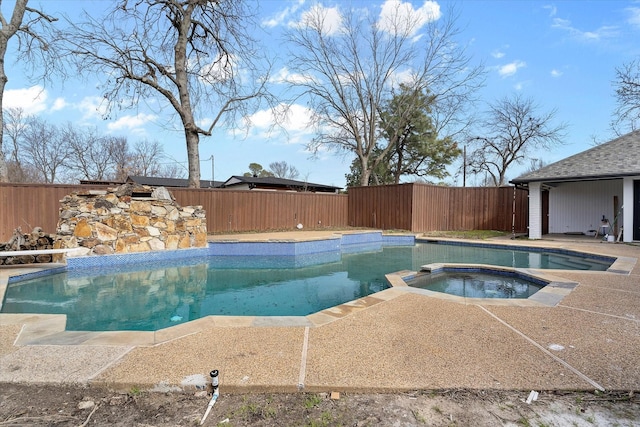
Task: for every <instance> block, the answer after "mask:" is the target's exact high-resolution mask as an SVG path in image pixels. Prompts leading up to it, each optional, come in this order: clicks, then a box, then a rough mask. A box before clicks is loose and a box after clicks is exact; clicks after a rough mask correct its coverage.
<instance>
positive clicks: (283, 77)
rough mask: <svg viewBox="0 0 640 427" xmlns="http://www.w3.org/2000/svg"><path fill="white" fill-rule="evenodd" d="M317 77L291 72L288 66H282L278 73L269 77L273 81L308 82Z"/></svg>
mask: <svg viewBox="0 0 640 427" xmlns="http://www.w3.org/2000/svg"><path fill="white" fill-rule="evenodd" d="M314 80H315V79H314V78H313V77H312V76H305V75H303V74H296V73H291V72H290V71H289V69H288V68H287V67H282V68H280V70H278V72H277V73H276V75H274V76H272V77H271V78H270V79H269V82H271V83H307V82H312V81H314Z"/></svg>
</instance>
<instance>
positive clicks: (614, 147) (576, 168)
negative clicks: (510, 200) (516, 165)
mask: <svg viewBox="0 0 640 427" xmlns="http://www.w3.org/2000/svg"><path fill="white" fill-rule="evenodd" d="M632 175H640V130H637V131H634V132H630V133H628V134H626V135H622V136H621V137H619V138H616V139H613V140H611V141H609V142H605V143H604V144H600V145H597V146H595V147H593V148H591V149H589V150H586V151H583V152H581V153H578V154H574V155H573V156H571V157H567V158H566V159H563V160H560V161H557V162H555V163H552V164H550V165H547V166H544V167H542V168H540V169H538V170H536V171H533V172H529V173H525V174H523V175H520V176H519V177H517V178H516V179H513V180H511V182H512V183H514V184H524V183H527V182H537V181H574V180H575V181H580V180H588V179H602V178H617V177H623V176H632Z"/></svg>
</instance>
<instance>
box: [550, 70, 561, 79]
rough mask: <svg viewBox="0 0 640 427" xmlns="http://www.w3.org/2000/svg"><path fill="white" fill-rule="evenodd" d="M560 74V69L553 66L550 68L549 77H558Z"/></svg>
mask: <svg viewBox="0 0 640 427" xmlns="http://www.w3.org/2000/svg"><path fill="white" fill-rule="evenodd" d="M561 75H562V71H560V70H556V69H555V68H554V69H553V70H551V77H560V76H561Z"/></svg>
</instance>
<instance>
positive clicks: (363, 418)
mask: <svg viewBox="0 0 640 427" xmlns="http://www.w3.org/2000/svg"><path fill="white" fill-rule="evenodd" d="M220 392H221V394H220V397H219V399H218V401H217V402H216V404H215V405H214V406H213V408H212V410H211V412H210V413H209V415H208V417H207V418H206V419H205V422H204V424H203V425H205V426H228V427H238V426H287V427H289V426H309V427H320V426H345V427H346V426H357V427H364V426H398V427H401V426H540V427H542V426H640V398H639V397H638V395H637V394H633V393H604V394H602V393H600V394H592V393H557V392H541V393H540V394H539V396H538V399H537V400H535V401H532V402H531V403H530V404H527V403H526V400H527V398H528V397H529V392H524V391H523V392H515V391H512V392H504V391H468V390H467V391H465V390H448V391H439V392H414V393H397V394H355V393H340V394H339V395H335V394H333V395H332V394H331V393H288V394H286V393H285V394H278V393H273V394H266V393H260V394H225V393H224V390H222V389H221V390H220ZM210 396H211V395H210V394H207V391H200V392H195V393H175V392H171V393H159V392H142V391H139V390H135V389H134V390H130V391H129V392H126V393H123V392H116V391H112V390H109V389H106V388H102V387H82V386H60V385H55V386H49V385H45V386H35V385H22V384H13V383H11V384H0V426H27V425H28V426H81V427H84V426H94V425H95V426H99V425H100V426H102V425H114V426H137V427H148V426H197V425H200V422H201V420H202V417H203V416H204V413H205V411H206V409H207V405H208V403H209V399H210Z"/></svg>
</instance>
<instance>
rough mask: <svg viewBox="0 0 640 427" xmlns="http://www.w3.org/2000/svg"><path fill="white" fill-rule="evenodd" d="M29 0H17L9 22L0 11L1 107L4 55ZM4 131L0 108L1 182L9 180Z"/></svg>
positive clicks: (20, 22) (6, 79)
mask: <svg viewBox="0 0 640 427" xmlns="http://www.w3.org/2000/svg"><path fill="white" fill-rule="evenodd" d="M27 1H28V0H17V1H16V3H15V5H14V7H13V14H12V15H11V21H10V22H7V21H6V20H5V19H4V15H3V14H2V12H1V11H0V17H1V18H2V28H1V29H0V107H2V101H3V98H4V88H5V86H6V84H7V81H8V78H7V75H6V73H5V70H4V56H5V54H6V53H7V43H9V39H11V37H13V35H14V34H15V33H16V31H18V29H19V28H20V25H21V24H22V18H23V17H24V12H25V10H26V9H27ZM3 131H4V115H3V112H2V108H0V182H9V169H8V168H7V162H6V161H5V158H4V151H3V150H2V140H3V136H4V135H3V133H4V132H3Z"/></svg>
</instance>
